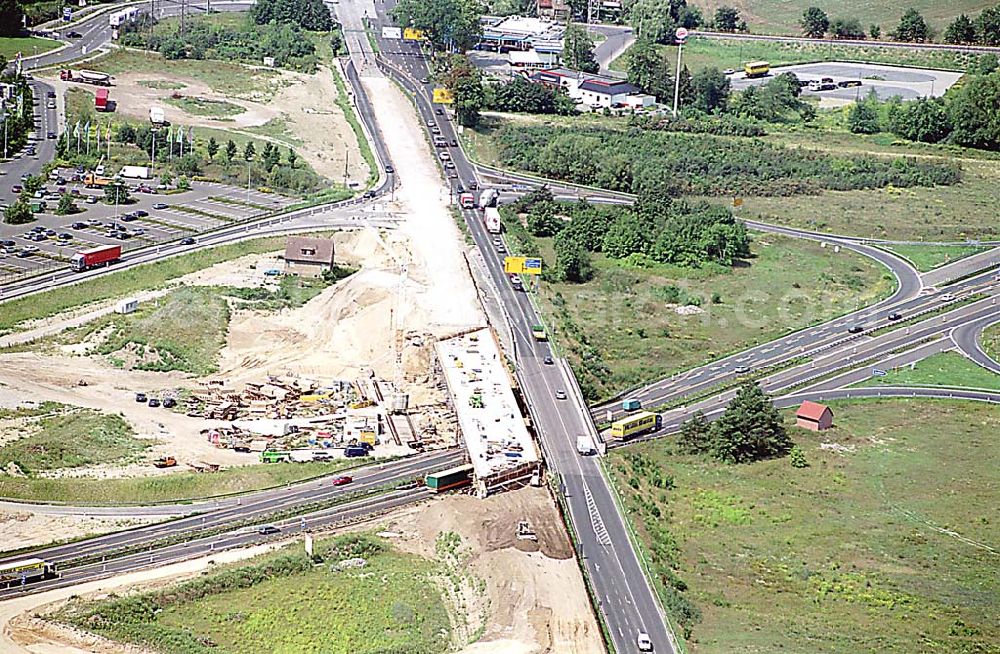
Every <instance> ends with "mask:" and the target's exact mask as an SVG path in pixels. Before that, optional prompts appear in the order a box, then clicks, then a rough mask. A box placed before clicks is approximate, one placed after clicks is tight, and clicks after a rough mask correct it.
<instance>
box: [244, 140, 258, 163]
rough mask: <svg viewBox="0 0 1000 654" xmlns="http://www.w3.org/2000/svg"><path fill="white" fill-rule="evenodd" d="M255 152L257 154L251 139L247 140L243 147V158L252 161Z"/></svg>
mask: <svg viewBox="0 0 1000 654" xmlns="http://www.w3.org/2000/svg"><path fill="white" fill-rule="evenodd" d="M255 154H257V149H256V148H255V147H253V141H247V144H246V147H245V148H243V160H244V161H253V157H254V155H255Z"/></svg>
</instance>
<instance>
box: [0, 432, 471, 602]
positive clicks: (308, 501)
mask: <svg viewBox="0 0 1000 654" xmlns="http://www.w3.org/2000/svg"><path fill="white" fill-rule="evenodd" d="M464 460H465V454H464V452H461V451H458V450H450V451H442V452H434V453H428V454H422V455H419V456H415V457H409V458H406V459H401V460H398V461H393V462H389V463H381V464H374V465H371V466H367V467H364V468H359V469H357V470H354V471H351V474H352V476H353V477H354V481H353V482H352V483H350V484H347V485H344V486H333V485H332V484H331V481H330V480H331V477H325V478H322V479H319V480H313V481H309V482H305V483H301V484H294V485H289V486H288V487H283V488H277V489H270V490H265V491H259V492H256V493H248V494H246V495H243V496H240V497H237V498H228V499H225V500H221V501H219V502H218V506H217V507H214V506H213V508H208V506H206V505H205V504H196V505H193V506H192V507H191V509H192V512H194V514H193V515H189V516H187V517H184V518H180V519H177V520H171V521H167V522H159V523H155V524H150V525H145V526H142V527H137V528H135V529H129V530H125V531H117V532H112V533H108V534H104V535H103V536H97V537H94V538H89V539H87V540H83V541H77V542H73V543H68V544H65V545H56V546H53V547H47V548H43V549H40V550H35V551H33V552H32V553H31V554H30V556H33V557H40V558H44V559H45V560H47V561H52V562H55V563H67V562H73V561H79V562H80V563H83V564H86V563H89V562H90V561H91V560H95V559H97V558H102V557H107V560H108V562H109V567H108V568H107V569H104V568H103V567H102V566H93V565H90V566H83V567H76V566H74V567H68V568H67V570H66V571H65V572H66V574H64V575H63V579H62V581H63V582H64V581H66V580H68V579H72V580H73V583H80V582H82V581H90V580H92V579H96V578H100V577H101V576H107V575H106V574H105V573H109V574H110V573H117V572H124V571H127V570H132V569H135V568H137V567H148V566H149V565H151V564H153V563H154V562H155V564H157V565H162V564H164V563H168V562H175V561H178V560H181V559H184V558H190V557H192V556H197V555H198V554H204V553H205V552H207V551H209V549H208V546H209V545H210V544H214V545H212V548H213V549H214V550H219V549H224V548H226V547H236V546H239V545H245V544H248V543H252V542H256V541H259V540H260V537H259V534H257V533H256V531H255V530H253V529H251V530H249V531H248V532H245V533H244V532H241V533H239V534H237V533H235V532H234V531H233V528H232V527H230V525H232V524H233V523H248V522H260V523H263V522H267V521H268V516H270V515H273V514H275V513H276V512H280V511H288V510H291V509H296V508H301V507H307V508H308V507H309V506H310V505H314V504H316V503H330V502H334V501H338V500H341V501H343V500H347V499H352V498H354V497H355V496H356V495H358V494H366V493H368V494H371V493H376V492H378V491H379V490H384V489H385V488H386V487H387V486H395V485H399V484H405V483H406V482H409V481H412V480H415V479H422V478H423V476H424V475H425V474H427V473H428V472H433V471H437V470H444V469H447V468H452V467H454V466H456V465H460V464H461V462H462V461H464ZM424 497H426V495H425V493H424V492H423V491H422V490H421V489H419V488H418V490H416V491H414V490H413V489H410V490H408V491H406V492H405V493H403V494H402V495H398V494H397V495H392V498H393V501H394V502H396V503H397V504H401V503H404V502H405V501H416V500H417V499H423V498H424ZM380 498H381V496H377V497H375V498H374V500H373V499H372V498H366V499H364V500H357V501H353V499H352V501H351V503H350V506H351V507H352V510H353V511H354V512H355V514H356V515H362V514H363V513H364V510H365V509H366V507H367V509H368V510H370V511H374V510H381V509H378V507H380V506H382V504H383V503H384V499H380ZM213 504H214V503H213ZM340 510H341V507H340V506H337V507H332V508H323V509H321V510H316V511H313V512H310V513H306V514H304V516H303V517H304V518H305V520H306V523H307V525H308V526H311V527H319V526H322V525H323V524H325V523H323V522H322V519H326V520H327V521H329V522H333V521H334V516H338V515H340V513H339V512H340ZM105 515H107V514H105ZM118 515H122V516H128V515H144V513H143V512H142V511H141V510H138V509H137V507H120V508H119V510H118ZM338 519H342V517H341V518H338ZM301 521H302V518H300V517H295V518H289V519H288V520H287V521H285V522H284V523H280V522H278V523H275V524H278V525H279V526H280V525H281V524H291V523H294V524H297V525H301ZM208 530H212V531H213V534H211V535H202V534H203V532H206V531H208ZM216 532H219V533H216ZM220 534H221V535H220ZM220 538H221V541H220ZM164 539H171V543H172V542H173V541H174V540H178V541H179V540H181V539H183V540H185V541H188V544H187V545H186V546H184V545H180V544H178V545H176V546H170V547H166V548H164V547H162V546H156V544H157V543H158V542H161V543H162V541H164ZM195 539H197V540H195ZM198 543H202V544H203V545H204V547H200V546H198V545H197V544H198ZM154 547H155V556H153V555H151V554H150V552H149V551H148V549H151V548H154ZM139 548H146V551H144V553H143V554H142V555H141V556H138V555H133V552H135V551H136V550H137V549H139ZM21 558H24V557H23V556H13V557H7V558H5V559H0V563H7V562H10V561H13V560H17V559H21ZM81 559H86V560H83V561H81ZM111 561H114V563H113V564H112V563H111ZM70 570H72V571H73V572H72V574H69V571H70ZM60 585H68V584H66V583H62V582H61V581H60V580H52V581H49V582H40V583H32V584H31V585H30V586H28V587H26V589H25V590H30V591H31V592H39V591H43V590H49V589H50V588H52V587H58V586H60ZM16 592H23V591H21V590H17V591H16ZM3 597H4V594H3V593H2V592H0V599H2V598H3Z"/></svg>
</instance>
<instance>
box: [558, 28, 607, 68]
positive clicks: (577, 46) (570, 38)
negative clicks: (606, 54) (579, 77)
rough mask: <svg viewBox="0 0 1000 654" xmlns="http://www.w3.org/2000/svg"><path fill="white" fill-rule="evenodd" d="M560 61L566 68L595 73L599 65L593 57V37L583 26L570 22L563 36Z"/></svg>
mask: <svg viewBox="0 0 1000 654" xmlns="http://www.w3.org/2000/svg"><path fill="white" fill-rule="evenodd" d="M562 63H563V65H564V66H566V67H567V68H572V69H573V70H582V71H583V72H585V73H596V72H597V71H598V70H599V69H600V66H598V64H597V59H595V58H594V37H593V36H591V35H590V32H588V31H587V30H586V29H585V28H584V27H583V26H581V25H578V24H576V23H570V24H569V25H567V26H566V33H565V35H564V36H563V50H562Z"/></svg>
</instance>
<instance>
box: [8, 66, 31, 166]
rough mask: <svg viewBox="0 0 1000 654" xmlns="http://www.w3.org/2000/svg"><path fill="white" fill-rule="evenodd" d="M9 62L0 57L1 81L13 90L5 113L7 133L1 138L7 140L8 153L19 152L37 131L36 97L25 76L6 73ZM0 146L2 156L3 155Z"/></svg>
mask: <svg viewBox="0 0 1000 654" xmlns="http://www.w3.org/2000/svg"><path fill="white" fill-rule="evenodd" d="M6 68H7V60H6V59H5V58H4V57H3V55H0V81H2V82H3V83H5V84H10V85H12V86H13V88H12V89H11V91H10V94H11V95H10V98H9V99H7V101H6V103H5V106H6V110H5V113H4V121H5V127H4V130H5V133H4V134H3V135H0V138H5V139H6V144H5V145H6V147H7V150H8V152H17V151H18V150H20V149H21V148H22V147H23V146H24V144H25V143H27V141H28V134H29V133H30V132H31V131H33V130H34V129H35V117H34V107H33V104H32V103H33V102H34V97H33V95H32V92H31V87H30V86H28V83H27V81H26V80H25V79H24V76H23V75H17V76H15V75H13V74H8V73H7V72H6V70H5V69H6ZM4 130H0V131H4ZM3 146H4V144H0V156H2V155H3V150H2V147H3Z"/></svg>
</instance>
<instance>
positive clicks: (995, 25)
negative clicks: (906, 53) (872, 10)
mask: <svg viewBox="0 0 1000 654" xmlns="http://www.w3.org/2000/svg"><path fill="white" fill-rule="evenodd" d="M799 24H800V25H801V26H802V33H803V34H804V35H805V36H808V37H810V38H814V39H821V38H823V37H824V36H830V37H833V38H835V39H863V38H865V37H866V36H871V38H873V39H878V38H880V37H881V36H882V28H881V27H879V26H878V25H877V24H875V25H871V26H870V27H869V28H868V34H867V35H866V34H865V30H864V28H863V27H862V26H861V22H860V21H858V19H856V18H851V17H847V18H835V19H833V20H831V19H830V17H829V15H828V14H827V13H826V12H825V11H824V10H823V9H821V8H820V7H808V8H807V9H806V10H805V11H804V12H803V13H802V19H801V20H800V21H799ZM889 36H891V37H892V38H893V39H895V40H896V41H903V42H907V43H925V42H928V41H931V40H932V39H933V37H934V33H933V31H932V30H931V28H930V26H929V25H928V24H927V21H926V20H924V17H923V15H922V14H921V13H920V12H919V11H917V10H916V9H913V8H910V9H907V10H906V11H905V12H903V15H902V16H901V17H900V19H899V24H898V25H897V26H896V28H895V29H894V30H892V31H891V32H889ZM942 40H943V41H944V42H945V43H953V44H961V45H966V44H975V45H988V46H996V45H1000V5H997V6H995V7H988V8H986V9H983V10H982V12H980V14H979V16H977V17H976V18H975V19H972V18H970V17H969V16H968V15H966V14H960V15H959V16H957V17H956V18H955V19H954V20H952V21H951V23H949V24H948V27H947V28H946V29H945V31H944V35H943V38H942Z"/></svg>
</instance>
